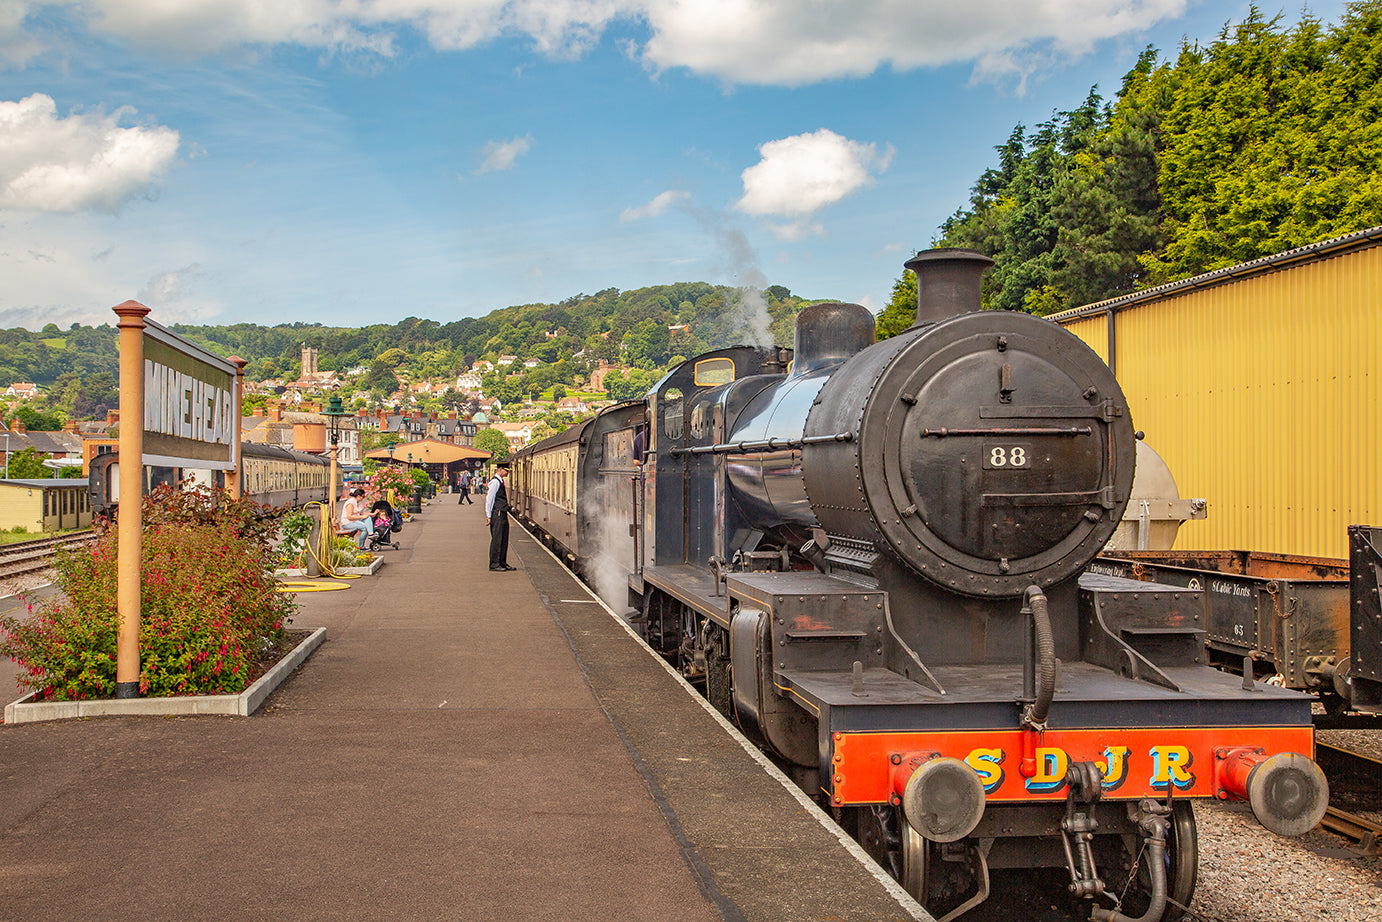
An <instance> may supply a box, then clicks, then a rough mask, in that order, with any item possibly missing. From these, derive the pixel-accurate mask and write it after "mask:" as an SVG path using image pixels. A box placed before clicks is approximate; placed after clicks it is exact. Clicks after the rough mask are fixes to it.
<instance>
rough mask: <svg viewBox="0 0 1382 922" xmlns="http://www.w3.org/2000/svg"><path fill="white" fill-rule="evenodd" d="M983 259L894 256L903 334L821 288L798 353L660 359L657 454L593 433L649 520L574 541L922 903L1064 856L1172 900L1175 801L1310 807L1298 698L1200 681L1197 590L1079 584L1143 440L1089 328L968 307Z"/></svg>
mask: <svg viewBox="0 0 1382 922" xmlns="http://www.w3.org/2000/svg"><path fill="white" fill-rule="evenodd" d="M990 263H991V261H990V260H989V259H988V258H987V257H984V256H982V255H981V254H978V253H974V252H971V251H963V250H933V251H928V252H924V253H921V254H918V255H917V256H916V257H915V258H913V259H912V260H910V261H909V262H908V263H907V267H908V268H910V269H913V270H914V271H915V272H916V273H917V277H918V312H917V320H916V322H915V323H914V324H913V325H912V326H911V327H910V328H909V329H908V330H906V331H905V332H904V333H902V334H900V335H898V336H896V337H893V338H891V339H887V340H884V341H882V342H875V331H874V323H873V318H872V316H871V315H870V314H869V312H868V311H867V310H866V309H865V308H863V307H860V306H858V305H850V304H820V305H814V306H812V307H808V308H807V309H805V310H803V311H802V313H801V314H800V316H799V317H798V321H797V327H796V335H795V343H794V348H793V349H792V350H787V349H780V348H766V349H765V348H751V347H735V348H730V349H721V350H716V351H714V352H710V353H707V354H705V355H702V356H697V357H696V358H694V359H691V360H689V361H687V362H685V363H684V364H682V365H680V366H678V367H677V368H675V369H673V370H672V371H671V372H670V373H669V374H668V375H667V376H666V377H665V378H664V379H663V380H662V381H660V382H659V383H658V385H657V386H656V387H655V388H654V389H653V391H652V392H650V393H649V395H648V398H647V401H646V407H645V409H644V413H643V415H642V418H641V420H638V421H630V424H629V425H630V431H632V429H633V428H636V427H637V426H639V425H644V426H646V427H647V437H646V441H647V450H646V453H645V454H644V455H643V456H642V457H641V458H637V459H632V460H624V459H621V458H620V457H619V456H618V453H617V452H616V451H614V450H612V446H614V445H615V442H613V441H610V440H608V439H606V441H605V444H604V452H603V459H604V460H603V461H602V462H601V465H602V467H601V470H604V471H607V476H609V477H620V478H624V479H625V480H628V479H629V478H630V477H632V479H633V481H634V482H635V483H636V484H637V489H636V491H635V493H636V502H635V503H634V504H633V508H634V510H635V511H634V521H633V523H632V527H630V528H629V529H628V530H627V534H628V538H627V539H624V538H622V537H618V538H616V539H615V540H606V541H601V542H599V543H598V547H596V548H593V549H592V550H591V554H592V555H593V556H602V557H606V558H609V559H610V560H614V559H617V560H622V561H627V563H626V565H625V568H626V569H627V570H628V571H629V575H628V585H629V592H630V600H631V601H632V602H633V603H634V604H635V605H637V606H638V607H639V609H640V620H642V621H643V622H644V623H645V631H646V635H647V637H648V640H649V642H650V643H651V644H653V645H654V646H655V647H656V648H658V649H659V650H660V651H661V652H662V653H664V655H666V656H668V657H669V658H673V659H675V661H676V662H678V663H679V665H680V666H681V668H682V670H683V672H684V673H685V674H686V675H687V676H689V677H691V678H692V679H694V680H696V681H700V682H703V683H704V687H705V690H706V693H707V695H708V697H709V698H710V700H711V701H712V702H713V703H714V704H715V705H716V706H717V707H719V708H720V709H721V710H723V711H724V712H725V713H727V714H729V715H731V716H732V717H733V718H734V719H735V720H736V721H737V722H738V723H739V724H740V725H741V726H742V727H744V728H745V729H746V730H747V731H748V732H750V733H752V734H754V735H756V736H757V737H758V738H759V739H760V740H761V741H762V742H763V743H764V744H765V745H766V746H767V747H769V748H770V749H771V750H773V751H774V752H775V753H776V754H777V755H778V756H779V757H780V758H781V760H782V762H783V764H784V765H785V766H786V767H787V768H788V770H789V771H790V772H791V773H792V774H793V776H794V778H795V779H796V780H797V782H798V783H799V784H801V785H802V787H803V788H805V789H806V790H808V791H810V792H812V793H813V794H815V795H816V796H817V797H818V798H819V799H820V801H821V802H822V803H823V804H825V805H828V806H829V807H830V808H831V809H832V810H833V811H834V814H835V816H836V817H837V819H838V820H839V821H840V822H841V823H842V824H843V825H844V826H845V827H846V828H848V829H849V830H851V831H852V832H853V833H854V834H855V835H856V836H857V837H858V838H859V839H860V841H861V842H862V843H863V844H864V846H865V848H866V849H867V850H868V851H869V852H870V853H872V854H873V855H874V857H875V858H877V859H878V860H879V862H880V863H882V864H883V865H884V866H885V867H887V868H889V869H890V870H891V871H892V873H893V874H894V875H895V876H896V877H897V878H898V879H899V880H901V881H902V882H903V883H904V884H905V886H906V887H907V888H908V889H909V891H910V892H912V893H913V895H915V896H916V897H917V898H918V899H919V900H920V901H921V902H922V903H923V904H925V905H926V906H927V907H928V908H929V909H930V910H931V911H932V912H933V913H935V914H937V916H938V917H944V918H946V919H949V918H955V917H957V916H960V915H963V914H964V913H965V912H967V911H968V910H970V909H972V908H973V907H974V906H976V905H978V904H979V903H981V902H983V901H984V900H985V899H986V898H987V896H988V895H989V892H990V871H991V870H995V869H1010V868H1051V869H1055V870H1056V872H1057V873H1062V874H1064V875H1065V876H1068V879H1069V890H1070V892H1071V894H1073V896H1074V897H1075V898H1078V899H1083V900H1086V901H1088V903H1089V904H1090V907H1091V910H1090V911H1091V914H1092V916H1093V918H1096V919H1101V920H1126V919H1133V918H1136V919H1140V920H1156V919H1173V918H1178V917H1179V913H1180V909H1179V908H1178V907H1182V906H1186V905H1188V904H1189V902H1190V900H1191V897H1192V895H1193V891H1194V887H1195V877H1196V863H1197V847H1196V837H1195V826H1194V816H1193V812H1192V811H1191V808H1190V801H1191V800H1193V799H1197V798H1200V799H1204V798H1219V799H1226V798H1241V799H1244V800H1247V801H1248V802H1249V803H1250V804H1251V807H1252V810H1253V812H1254V814H1255V815H1256V816H1257V818H1258V819H1259V820H1260V821H1261V822H1262V823H1263V824H1264V825H1266V826H1267V827H1268V828H1270V829H1272V830H1274V831H1276V832H1278V833H1281V834H1287V835H1294V834H1300V833H1302V832H1304V831H1306V830H1308V829H1310V828H1312V827H1313V826H1314V825H1315V824H1316V823H1317V822H1318V820H1319V818H1320V816H1321V815H1322V814H1323V812H1324V809H1325V806H1326V804H1327V800H1328V789H1327V785H1326V783H1325V780H1324V776H1323V774H1322V773H1321V772H1320V770H1319V769H1318V767H1316V766H1315V764H1314V763H1313V762H1312V761H1311V759H1310V758H1309V756H1310V755H1311V754H1312V753H1313V731H1312V726H1311V715H1310V699H1309V698H1307V697H1305V696H1303V695H1300V694H1297V693H1295V692H1292V691H1289V690H1286V689H1279V688H1273V687H1268V686H1265V685H1261V684H1258V683H1255V682H1252V681H1250V680H1248V681H1245V680H1243V679H1241V678H1239V677H1235V676H1229V675H1226V674H1224V673H1221V672H1219V671H1216V670H1214V669H1211V668H1209V667H1208V666H1207V665H1206V658H1205V652H1204V626H1203V613H1204V600H1203V596H1202V593H1200V592H1198V591H1195V590H1192V589H1187V588H1183V587H1175V586H1163V585H1156V584H1149V583H1140V582H1135V581H1131V580H1124V579H1118V578H1116V577H1110V576H1105V575H1096V574H1089V573H1085V572H1084V571H1085V568H1086V565H1087V564H1088V563H1089V562H1090V561H1091V560H1092V559H1093V558H1094V557H1095V555H1096V554H1097V553H1098V552H1099V550H1100V549H1101V548H1102V547H1103V546H1104V544H1105V543H1106V542H1107V541H1108V539H1109V537H1110V536H1111V535H1112V533H1113V531H1114V529H1115V528H1116V527H1117V525H1118V523H1119V521H1120V520H1121V518H1122V515H1123V511H1124V508H1125V507H1126V505H1127V502H1128V497H1129V494H1130V490H1131V485H1132V479H1133V468H1134V463H1135V456H1136V439H1137V433H1135V431H1134V429H1133V425H1132V420H1131V419H1130V416H1129V412H1128V406H1127V402H1126V400H1125V399H1124V397H1123V394H1122V392H1121V389H1120V388H1119V386H1118V383H1117V381H1116V380H1115V378H1114V377H1113V375H1112V373H1111V372H1110V371H1109V369H1108V368H1107V366H1106V365H1105V364H1104V363H1103V362H1102V361H1101V360H1100V359H1099V358H1098V356H1097V355H1096V354H1095V353H1094V352H1092V351H1091V350H1090V349H1089V348H1088V347H1087V346H1085V345H1084V344H1083V343H1082V342H1080V341H1079V340H1078V339H1076V338H1075V337H1074V336H1072V335H1070V334H1068V333H1067V332H1065V331H1064V330H1063V329H1062V328H1060V327H1058V326H1056V325H1054V324H1051V323H1049V322H1047V321H1045V320H1042V319H1039V318H1035V317H1031V316H1029V315H1025V314H1012V313H1006V312H987V311H981V310H979V290H980V279H981V275H982V272H983V271H984V269H985V268H986V267H987V266H988V265H989V264H990ZM622 412H627V411H626V410H625V411H622ZM631 442H632V440H631V439H629V438H627V437H624V438H623V439H622V440H621V441H620V442H619V444H630V443H631ZM582 447H583V449H584V448H585V447H586V446H585V444H584V442H582ZM543 450H544V449H543V446H542V444H541V443H539V445H537V446H534V447H533V448H532V449H530V450H527V451H528V454H527V455H526V456H525V455H520V458H519V473H518V474H517V475H516V477H515V480H516V481H518V480H520V478H521V477H522V470H523V468H524V465H525V464H532V463H534V462H535V461H536V459H538V458H540V457H541V455H542V452H543ZM630 471H634V472H635V473H633V474H632V475H631V474H630V473H629V472H630ZM598 476H599V475H598V474H597V473H595V472H593V471H592V474H591V478H592V479H591V481H590V485H589V486H588V487H587V488H586V495H587V496H592V497H593V496H595V495H596V478H597V477H598ZM522 502H524V500H522V499H520V503H522ZM578 503H579V500H578ZM606 533H607V534H619V533H618V532H617V531H615V530H610V529H606ZM607 562H608V561H606V563H607ZM583 563H584V564H585V565H586V566H587V567H588V568H593V567H594V566H595V564H596V561H595V560H593V559H590V560H586V561H583Z"/></svg>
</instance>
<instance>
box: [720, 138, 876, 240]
mask: <svg viewBox="0 0 1382 922" xmlns="http://www.w3.org/2000/svg"><path fill="white" fill-rule="evenodd" d="M758 152H759V153H760V154H761V155H762V159H760V160H759V161H758V163H756V164H754V165H753V166H751V167H749V168H748V169H746V170H744V172H743V174H741V178H742V179H743V181H744V194H743V196H742V197H740V199H739V201H737V202H735V203H734V207H735V208H736V209H738V210H739V211H742V212H744V213H745V214H750V215H754V216H755V217H762V218H767V217H776V218H788V219H790V220H789V221H788V223H786V224H778V225H773V226H772V229H773V232H774V233H776V234H777V235H778V236H780V237H783V238H785V239H787V240H799V239H801V238H802V237H805V236H807V235H809V234H820V233H823V230H822V228H821V227H820V225H818V224H812V223H811V222H810V220H809V219H810V217H811V215H813V214H815V213H816V212H817V211H818V210H820V209H821V208H824V207H826V206H827V205H833V204H834V203H835V202H838V201H840V200H841V199H843V198H845V197H846V196H848V195H850V194H852V193H854V192H856V191H858V190H859V189H861V188H863V187H864V186H867V185H869V184H871V183H872V182H873V176H874V173H875V171H876V172H880V173H881V172H882V171H883V170H886V169H887V168H888V164H889V163H890V162H891V161H892V157H893V150H892V148H891V147H888V148H887V149H885V150H883V151H882V152H880V151H879V150H878V146H877V145H875V144H864V143H862V142H859V141H851V140H850V139H849V138H846V137H843V136H842V135H838V134H836V133H835V132H833V131H831V130H830V129H828V128H822V129H820V130H819V131H815V132H812V133H811V134H798V135H793V136H792V137H790V138H782V139H781V140H778V141H769V142H767V143H766V144H762V145H760V146H759V148H758Z"/></svg>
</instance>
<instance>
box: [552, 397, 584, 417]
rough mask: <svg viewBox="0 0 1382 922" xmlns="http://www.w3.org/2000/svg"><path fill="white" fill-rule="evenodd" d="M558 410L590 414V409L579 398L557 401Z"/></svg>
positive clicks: (565, 398)
mask: <svg viewBox="0 0 1382 922" xmlns="http://www.w3.org/2000/svg"><path fill="white" fill-rule="evenodd" d="M557 409H558V410H565V411H566V412H568V413H575V414H577V415H580V414H582V413H586V412H588V411H589V410H590V407H588V406H586V403H585V401H584V400H582V399H581V398H579V397H563V398H561V399H560V400H558V401H557Z"/></svg>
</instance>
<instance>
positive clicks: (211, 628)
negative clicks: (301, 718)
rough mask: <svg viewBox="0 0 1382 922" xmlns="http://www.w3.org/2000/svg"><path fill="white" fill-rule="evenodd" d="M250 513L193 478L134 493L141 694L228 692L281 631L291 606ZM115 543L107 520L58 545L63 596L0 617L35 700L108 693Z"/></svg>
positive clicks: (259, 522)
mask: <svg viewBox="0 0 1382 922" xmlns="http://www.w3.org/2000/svg"><path fill="white" fill-rule="evenodd" d="M257 511H258V507H256V506H255V504H253V503H248V502H243V501H237V500H230V499H229V498H227V497H226V496H225V494H224V493H213V492H211V491H208V490H206V489H205V488H200V489H198V490H192V491H186V492H183V491H172V490H168V489H167V488H164V487H160V488H159V489H158V490H156V491H154V494H153V495H151V496H150V497H149V498H148V499H146V500H145V508H144V522H145V528H144V541H143V544H144V548H143V565H142V567H141V608H142V615H141V618H140V626H139V654H140V671H139V691H140V694H141V695H147V696H154V697H157V696H166V695H206V694H239V693H240V692H241V691H243V690H244V688H245V686H246V685H247V684H248V681H249V678H250V675H249V670H250V666H251V664H252V663H253V662H254V661H255V659H256V658H257V657H256V653H257V652H258V649H259V648H260V647H263V646H267V645H270V644H273V643H275V642H277V641H278V640H280V639H281V638H282V635H283V629H284V624H285V622H286V621H288V620H289V618H290V617H291V615H292V614H293V612H294V611H295V610H296V604H295V603H294V601H293V599H292V597H291V596H289V595H284V594H282V593H279V592H277V591H276V590H275V587H274V580H273V570H272V567H273V548H272V543H271V539H272V529H273V524H272V523H271V522H270V523H266V522H265V520H263V519H260V518H256V515H255V513H256V512H257ZM117 542H118V535H117V533H116V531H115V530H111V531H109V532H107V533H106V534H104V535H103V536H101V537H100V538H99V539H98V540H97V541H96V543H95V544H93V545H91V546H90V547H86V548H81V549H79V550H75V551H70V552H67V553H64V554H62V555H60V556H59V557H58V558H57V562H56V563H55V570H56V574H57V575H56V582H57V584H58V586H59V587H60V588H61V589H62V590H63V593H64V594H65V598H61V599H51V600H47V601H45V602H42V603H40V604H39V605H37V606H34V611H33V614H32V616H31V617H29V618H27V620H21V619H19V618H13V617H11V618H4V619H0V654H3V655H6V656H9V657H10V658H12V659H14V660H15V662H17V663H18V664H19V666H20V667H21V668H22V669H23V670H24V673H23V674H22V675H21V676H20V680H19V681H20V684H21V685H23V686H24V687H26V688H29V689H32V690H36V691H40V692H41V693H42V694H41V697H42V698H44V699H56V700H68V699H75V698H108V697H113V696H114V694H115V654H116V636H117V633H118V625H119V615H118V612H117V602H116V581H117V576H116V547H117Z"/></svg>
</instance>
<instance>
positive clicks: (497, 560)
mask: <svg viewBox="0 0 1382 922" xmlns="http://www.w3.org/2000/svg"><path fill="white" fill-rule="evenodd" d="M508 557H509V513H508V511H507V510H505V511H503V512H500V511H499V510H497V509H496V510H495V511H494V515H493V516H492V517H491V518H490V520H489V565H490V569H494V568H495V567H504V566H508V563H509V560H508Z"/></svg>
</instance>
